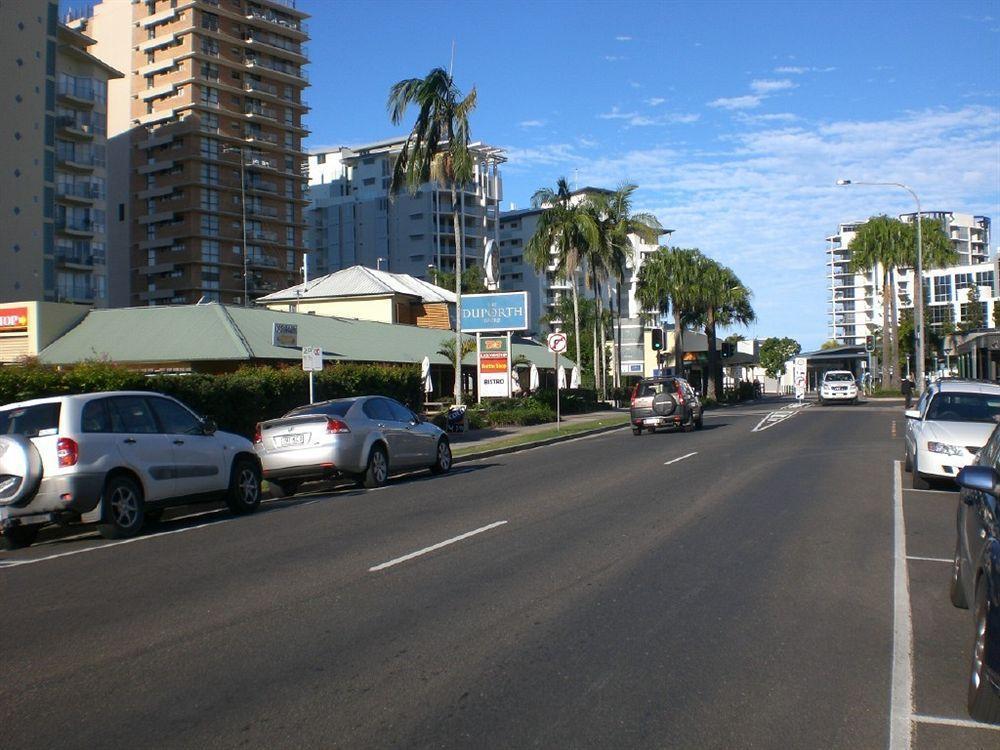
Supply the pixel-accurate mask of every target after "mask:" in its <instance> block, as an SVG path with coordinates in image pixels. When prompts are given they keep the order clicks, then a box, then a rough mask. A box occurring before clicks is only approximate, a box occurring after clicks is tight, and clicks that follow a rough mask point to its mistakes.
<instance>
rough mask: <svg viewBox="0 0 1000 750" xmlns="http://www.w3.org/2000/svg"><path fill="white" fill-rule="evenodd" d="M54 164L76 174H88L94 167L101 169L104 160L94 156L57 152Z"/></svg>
mask: <svg viewBox="0 0 1000 750" xmlns="http://www.w3.org/2000/svg"><path fill="white" fill-rule="evenodd" d="M56 163H57V164H58V165H59V166H60V167H65V168H66V169H72V170H75V171H77V172H90V171H92V170H93V169H94V167H103V166H104V159H100V158H98V157H96V156H95V155H94V154H78V153H75V152H74V153H65V152H63V153H59V152H58V151H57V152H56Z"/></svg>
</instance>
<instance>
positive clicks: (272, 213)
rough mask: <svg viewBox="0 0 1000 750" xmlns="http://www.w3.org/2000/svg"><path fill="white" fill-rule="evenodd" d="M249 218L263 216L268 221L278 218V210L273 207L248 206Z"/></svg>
mask: <svg viewBox="0 0 1000 750" xmlns="http://www.w3.org/2000/svg"><path fill="white" fill-rule="evenodd" d="M247 216H263V217H265V218H267V219H276V218H278V209H276V208H274V207H273V206H251V205H248V206H247Z"/></svg>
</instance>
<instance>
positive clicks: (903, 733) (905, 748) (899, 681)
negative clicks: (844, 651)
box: [889, 461, 913, 750]
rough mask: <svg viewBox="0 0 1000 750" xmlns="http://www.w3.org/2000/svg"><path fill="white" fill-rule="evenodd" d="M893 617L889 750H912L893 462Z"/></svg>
mask: <svg viewBox="0 0 1000 750" xmlns="http://www.w3.org/2000/svg"><path fill="white" fill-rule="evenodd" d="M892 463H893V474H892V489H893V500H894V505H895V513H894V518H893V549H894V553H895V560H894V565H893V587H892V596H893V617H892V691H891V694H890V700H889V750H909V748H910V735H911V732H912V728H913V725H912V718H913V619H912V613H911V612H910V580H909V577H908V575H907V570H906V520H905V519H904V517H903V491H902V479H901V477H900V470H901V465H900V462H899V461H893V462H892Z"/></svg>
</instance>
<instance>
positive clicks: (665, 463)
mask: <svg viewBox="0 0 1000 750" xmlns="http://www.w3.org/2000/svg"><path fill="white" fill-rule="evenodd" d="M697 455H698V451H691V452H690V453H685V454H684V455H683V456H678V457H677V458H672V459H670V460H669V461H664V462H663V465H664V466H670V464H675V463H677V462H678V461H683V460H684V459H685V458H691V456H697Z"/></svg>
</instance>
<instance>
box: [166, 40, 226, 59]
mask: <svg viewBox="0 0 1000 750" xmlns="http://www.w3.org/2000/svg"><path fill="white" fill-rule="evenodd" d="M201 51H202V52H203V53H204V54H206V55H213V56H215V57H218V56H219V43H218V42H217V41H215V40H214V39H202V40H201ZM150 62H152V60H150Z"/></svg>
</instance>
